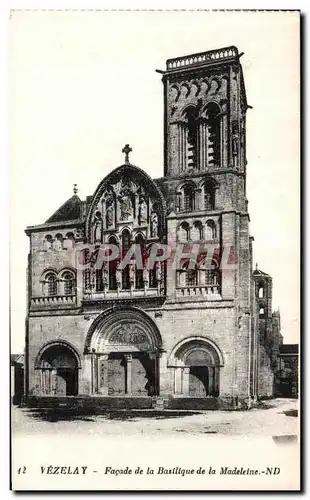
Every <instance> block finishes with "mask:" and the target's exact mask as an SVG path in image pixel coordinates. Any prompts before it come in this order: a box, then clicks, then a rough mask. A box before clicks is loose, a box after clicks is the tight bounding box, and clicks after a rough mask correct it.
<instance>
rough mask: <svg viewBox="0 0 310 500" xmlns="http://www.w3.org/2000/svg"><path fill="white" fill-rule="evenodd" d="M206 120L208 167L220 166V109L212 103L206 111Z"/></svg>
mask: <svg viewBox="0 0 310 500" xmlns="http://www.w3.org/2000/svg"><path fill="white" fill-rule="evenodd" d="M204 116H205V119H206V146H207V165H209V166H213V165H220V140H221V117H220V108H219V107H218V105H217V104H215V103H213V102H211V103H209V104H208V105H207V106H206V109H205V111H204Z"/></svg>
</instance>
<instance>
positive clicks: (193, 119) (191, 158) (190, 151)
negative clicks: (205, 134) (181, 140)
mask: <svg viewBox="0 0 310 500" xmlns="http://www.w3.org/2000/svg"><path fill="white" fill-rule="evenodd" d="M183 116H184V117H185V123H186V144H185V153H186V167H187V169H189V170H192V169H193V168H197V167H198V161H199V159H198V143H199V139H198V134H199V113H198V110H197V108H195V107H194V106H190V107H188V108H187V109H186V110H185V111H184V113H183Z"/></svg>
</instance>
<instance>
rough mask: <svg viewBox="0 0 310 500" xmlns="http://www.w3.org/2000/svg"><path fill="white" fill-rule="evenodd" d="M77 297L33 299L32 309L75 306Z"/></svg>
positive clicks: (47, 296) (54, 296)
mask: <svg viewBox="0 0 310 500" xmlns="http://www.w3.org/2000/svg"><path fill="white" fill-rule="evenodd" d="M75 305H76V295H43V296H41V297H32V298H31V307H34V308H37V307H38V308H43V307H50V306H51V307H52V306H75Z"/></svg>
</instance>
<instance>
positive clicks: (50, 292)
mask: <svg viewBox="0 0 310 500" xmlns="http://www.w3.org/2000/svg"><path fill="white" fill-rule="evenodd" d="M157 71H158V72H159V73H161V74H162V81H163V86H164V171H163V177H160V178H157V179H151V178H150V177H149V176H148V175H147V174H146V173H145V172H144V171H143V170H142V169H141V168H140V167H137V166H135V165H133V164H132V163H131V156H132V154H130V153H131V148H130V146H129V145H125V147H124V148H123V153H124V155H125V156H124V157H125V159H124V164H123V165H120V166H118V167H116V168H114V169H111V168H110V166H107V168H109V169H110V170H111V171H110V173H108V175H106V176H105V177H104V178H103V180H101V182H100V183H99V185H98V187H97V189H96V191H95V193H94V194H93V195H90V196H88V197H87V198H86V200H85V201H82V200H81V199H80V198H79V196H78V193H77V189H76V188H75V189H74V194H73V196H72V197H71V198H70V199H68V200H67V201H66V202H65V203H64V204H63V205H62V206H61V207H60V208H59V209H58V210H57V211H56V212H55V213H54V214H53V215H52V216H51V217H50V218H49V219H48V220H47V221H46V222H45V223H44V224H40V225H36V226H29V227H27V229H26V234H27V235H28V236H29V240H30V253H29V258H28V284H27V293H28V298H27V301H28V311H27V319H26V346H25V402H26V404H29V405H31V404H40V403H39V402H40V401H43V400H44V401H45V403H46V401H49V402H51V401H54V402H56V401H57V400H59V398H61V399H62V398H65V399H66V401H68V400H69V399H70V400H78V401H81V400H83V401H89V402H91V403H92V404H98V405H102V406H105V405H106V406H107V407H108V406H115V407H119V408H122V407H124V408H130V407H132V408H152V407H153V408H159V407H169V408H198V407H199V408H250V407H251V406H252V404H253V402H255V401H257V399H259V398H265V397H272V396H273V394H274V387H275V377H274V374H275V372H276V370H277V369H278V362H279V350H280V349H281V345H282V344H283V338H282V336H281V333H280V313H279V311H276V312H273V310H272V278H271V277H270V276H269V275H268V274H267V273H265V272H263V271H261V270H259V269H258V268H257V266H256V268H255V269H254V271H253V268H254V267H253V262H252V245H253V237H252V236H251V235H250V233H249V213H248V202H247V198H246V168H247V161H246V113H247V110H248V108H249V107H250V106H249V105H248V103H247V99H246V92H245V86H244V79H243V72H242V66H241V64H240V54H239V53H238V50H237V48H236V47H233V46H232V47H228V48H223V49H219V50H212V51H208V52H203V53H199V54H194V55H190V56H185V57H178V58H175V59H169V60H168V61H167V63H166V70H165V71H159V70H157ZM181 243H182V245H183V248H184V249H185V250H184V255H183V256H181V257H180V259H179V263H178V265H177V266H175V265H174V263H173V262H172V260H171V259H170V260H169V259H168V260H167V259H160V258H158V260H156V259H155V261H154V265H153V267H152V268H150V266H149V265H148V259H149V257H150V253H151V251H152V250H151V249H152V248H154V246H155V247H156V244H157V247H156V248H161V246H162V248H164V246H166V247H167V248H170V249H171V248H176V246H177V245H178V244H181ZM105 244H106V245H111V246H112V245H114V246H116V247H117V248H119V249H120V252H119V256H118V258H115V259H110V260H109V259H102V262H101V263H100V265H98V259H97V260H96V255H97V256H98V251H97V250H98V248H99V249H100V248H102V247H103V246H104V245H105ZM194 244H197V245H198V247H199V248H207V249H212V252H213V253H212V255H213V256H212V258H211V259H210V252H209V250H207V255H208V259H207V257H206V252H205V253H203V252H202V253H200V254H199V255H198V257H197V259H196V262H195V263H194V264H192V259H191V258H190V257H189V256H188V254H186V249H187V252H188V251H189V249H190V248H191V247H192V246H193V245H194ZM197 245H196V247H197ZM132 246H134V248H137V247H139V248H140V249H141V255H142V266H135V264H134V263H133V262H134V261H133V260H131V261H130V263H129V264H128V265H126V266H125V267H124V266H123V267H122V265H121V259H122V258H124V256H125V255H126V253H128V252H129V251H130V248H132ZM196 247H195V248H196ZM228 249H229V250H228ZM96 251H97V254H96ZM162 252H163V251H162ZM81 255H83V259H82V260H83V265H78V263H77V260H79V259H80V256H81ZM160 255H161V256H162V255H163V254H162V253H160V252H159V253H158V256H160ZM73 256H74V258H73ZM224 256H225V258H224ZM227 256H228V257H227ZM74 259H76V260H74ZM223 260H224V262H223ZM226 264H228V265H226ZM231 264H234V265H231ZM46 404H47V403H46Z"/></svg>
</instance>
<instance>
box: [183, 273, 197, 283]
mask: <svg viewBox="0 0 310 500" xmlns="http://www.w3.org/2000/svg"><path fill="white" fill-rule="evenodd" d="M185 283H186V286H196V285H197V271H196V269H187V271H186V278H185Z"/></svg>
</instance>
